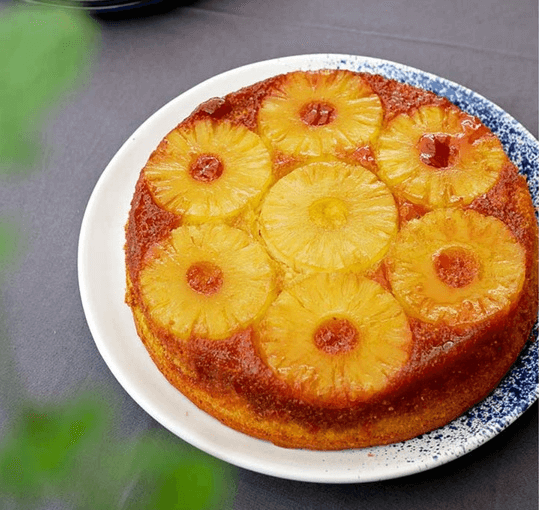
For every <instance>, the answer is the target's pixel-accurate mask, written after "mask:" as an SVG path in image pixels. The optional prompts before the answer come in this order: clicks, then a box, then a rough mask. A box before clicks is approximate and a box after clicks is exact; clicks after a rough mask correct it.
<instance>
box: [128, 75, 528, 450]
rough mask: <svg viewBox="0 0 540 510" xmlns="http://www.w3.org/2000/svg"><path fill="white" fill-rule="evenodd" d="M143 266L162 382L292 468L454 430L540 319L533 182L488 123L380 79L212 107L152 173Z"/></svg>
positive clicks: (171, 142) (142, 221) (313, 86)
mask: <svg viewBox="0 0 540 510" xmlns="http://www.w3.org/2000/svg"><path fill="white" fill-rule="evenodd" d="M125 250H126V267H127V293H126V300H127V303H128V304H129V306H130V307H131V309H132V311H133V314H134V318H135V323H136V327H137V331H138V333H139V335H140V337H141V339H142V341H143V342H144V344H145V346H146V348H147V350H148V352H149V353H150V356H151V357H152V359H153V360H154V362H155V363H156V365H157V366H158V368H159V369H160V370H161V372H162V373H163V374H164V375H165V376H166V377H167V379H168V380H169V381H170V382H171V384H173V385H174V386H175V387H176V388H178V389H179V390H180V391H181V392H182V393H183V394H184V395H186V396H187V397H188V398H189V399H190V400H192V401H193V402H194V403H195V404H196V405H197V406H199V407H200V408H201V409H203V410H205V411H207V412H208V413H210V414H211V415H213V416H214V417H215V418H217V419H219V420H221V421H222V422H223V423H225V424H227V425H228V426H230V427H233V428H235V429H237V430H239V431H242V432H244V433H246V434H250V435H252V436H254V437H257V438H261V439H266V440H270V441H272V442H274V443H275V444H277V445H280V446H284V447H293V448H312V449H329V450H331V449H343V448H356V447H364V446H372V445H382V444H388V443H392V442H397V441H401V440H405V439H408V438H411V437H415V436H417V435H419V434H422V433H424V432H426V431H429V430H432V429H434V428H437V427H440V426H443V425H445V424H446V423H448V422H449V421H451V420H453V419H454V418H456V417H457V416H459V415H460V414H462V413H463V412H464V411H465V410H466V409H468V408H469V407H470V406H472V405H474V404H475V403H477V402H478V401H480V400H481V399H483V398H484V397H485V396H487V395H488V394H489V392H490V391H491V390H492V389H493V388H494V387H495V386H496V385H497V383H498V381H499V380H500V379H501V378H502V377H503V375H504V374H505V373H506V372H507V371H508V369H509V368H510V367H511V365H512V364H513V363H514V361H515V360H516V358H517V356H518V355H519V353H520V351H521V349H522V348H523V346H524V345H525V343H526V342H527V338H528V335H529V332H530V330H531V328H532V326H533V324H534V321H535V319H536V309H537V234H536V218H535V211H534V207H533V204H532V200H531V197H530V194H529V192H528V188H527V184H526V181H525V179H524V178H523V177H522V176H520V175H519V174H518V172H517V169H516V167H515V166H514V165H513V164H512V163H511V162H510V160H509V159H508V157H507V155H506V154H505V152H504V150H503V148H502V146H501V144H500V142H499V140H498V139H497V138H496V136H495V135H494V134H493V133H492V132H491V131H490V130H489V129H488V128H487V127H486V126H485V125H484V124H482V122H480V120H479V119H477V118H475V117H473V116H471V115H468V114H466V113H464V112H463V111H461V110H460V109H459V108H457V107H456V106H454V105H453V104H451V103H450V102H449V101H448V100H446V99H444V98H441V97H438V96H436V95H434V94H433V93H431V92H426V91H424V90H420V89H418V88H415V87H413V86H410V85H405V84H401V83H398V82H395V81H392V80H389V79H386V78H383V77H381V76H378V75H370V74H365V73H355V72H351V71H342V70H322V71H312V72H302V71H298V72H292V73H288V74H284V75H280V76H277V77H273V78H270V79H268V80H265V81H262V82H259V83H257V84H255V85H252V86H249V87H247V88H245V89H242V90H240V91H238V92H235V93H232V94H229V95H227V96H226V97H223V98H214V99H211V100H209V101H207V102H206V103H204V104H202V105H200V106H199V107H198V108H197V109H196V110H195V111H194V112H193V113H192V114H191V115H190V116H189V117H188V118H187V119H185V120H183V121H182V122H180V124H179V125H178V126H177V127H176V128H175V129H173V130H172V131H171V132H170V133H169V134H168V135H167V136H165V138H164V139H163V140H162V141H161V143H160V144H159V145H158V147H157V148H156V149H155V151H154V152H153V153H152V154H151V156H150V158H149V159H148V162H147V163H146V165H145V167H144V168H143V169H142V171H141V173H140V177H139V180H138V182H137V185H136V189H135V194H134V197H133V201H132V206H131V211H130V213H129V219H128V222H127V225H126V248H125Z"/></svg>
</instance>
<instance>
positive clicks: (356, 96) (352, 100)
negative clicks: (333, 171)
mask: <svg viewBox="0 0 540 510" xmlns="http://www.w3.org/2000/svg"><path fill="white" fill-rule="evenodd" d="M382 117H383V109H382V105H381V101H380V99H379V96H377V95H376V94H375V93H374V92H373V91H372V90H371V88H370V86H369V85H368V84H367V83H366V82H365V81H364V80H363V79H362V77H361V76H358V75H353V74H351V73H349V72H347V71H334V72H331V73H325V72H319V73H305V72H293V73H290V74H289V75H287V77H286V80H285V82H284V83H283V84H282V85H281V86H280V87H279V88H278V89H276V90H275V91H273V92H272V93H271V94H270V95H269V96H268V97H267V98H265V99H264V101H263V103H262V106H261V108H260V110H259V114H258V125H259V132H260V133H261V136H262V137H263V139H266V140H268V141H269V143H270V145H272V146H273V147H274V149H275V150H277V151H278V152H282V153H284V154H287V155H292V156H300V157H316V156H325V155H329V154H332V153H335V152H336V151H340V150H345V151H348V150H353V149H355V148H357V147H361V146H364V145H367V144H368V143H370V142H373V141H374V140H375V138H376V137H377V135H378V133H379V129H380V126H381V123H382Z"/></svg>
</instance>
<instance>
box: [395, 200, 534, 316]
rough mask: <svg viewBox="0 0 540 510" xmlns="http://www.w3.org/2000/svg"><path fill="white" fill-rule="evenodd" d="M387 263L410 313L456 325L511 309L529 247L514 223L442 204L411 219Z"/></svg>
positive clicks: (521, 278) (519, 284)
mask: <svg viewBox="0 0 540 510" xmlns="http://www.w3.org/2000/svg"><path fill="white" fill-rule="evenodd" d="M386 265H387V268H388V276H389V280H390V284H391V286H392V290H393V292H394V295H395V296H396V298H397V299H398V301H399V302H400V303H401V305H402V306H403V307H404V309H405V311H406V312H407V314H408V315H410V316H413V317H416V318H418V319H420V320H423V321H425V322H428V323H432V324H438V323H444V324H447V325H450V326H459V325H469V324H474V323H478V322H481V321H484V320H486V319H488V318H490V317H492V316H494V315H495V314H497V313H498V312H501V311H508V310H509V309H510V308H511V306H512V305H513V304H515V303H516V301H517V299H518V296H519V293H520V292H521V289H522V287H523V283H524V280H525V253H524V249H523V247H522V246H521V245H520V244H519V242H518V241H517V240H516V238H515V237H514V236H513V234H512V233H511V232H510V230H509V229H508V227H507V226H506V225H505V224H504V223H503V222H502V221H500V220H498V219H496V218H495V217H493V216H484V215H482V214H480V213H478V212H476V211H474V210H471V209H469V210H460V209H453V208H451V209H437V210H435V211H432V212H430V213H427V214H426V215H425V216H423V217H422V218H420V219H418V220H412V221H410V222H409V223H407V224H406V225H405V227H403V228H402V229H401V231H400V232H399V234H398V235H397V238H396V242H395V243H394V245H393V246H392V248H391V249H390V252H389V255H388V258H387V259H386Z"/></svg>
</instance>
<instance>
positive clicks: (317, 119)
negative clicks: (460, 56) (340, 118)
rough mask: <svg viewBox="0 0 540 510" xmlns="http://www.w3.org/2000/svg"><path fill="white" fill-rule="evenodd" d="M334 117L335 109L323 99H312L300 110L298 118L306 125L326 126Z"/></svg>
mask: <svg viewBox="0 0 540 510" xmlns="http://www.w3.org/2000/svg"><path fill="white" fill-rule="evenodd" d="M335 118H336V109H335V108H334V107H333V106H332V105H331V104H330V103H325V102H324V101H312V102H311V103H307V104H306V105H304V106H303V107H302V109H301V110H300V119H301V120H302V122H303V123H304V124H306V125H308V126H314V127H319V126H326V125H327V124H330V123H331V122H332V121H333V120H334V119H335Z"/></svg>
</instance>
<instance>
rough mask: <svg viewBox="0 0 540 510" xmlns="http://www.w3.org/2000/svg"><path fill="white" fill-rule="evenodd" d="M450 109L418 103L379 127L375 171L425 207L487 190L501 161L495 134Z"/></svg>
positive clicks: (458, 201) (468, 200)
mask: <svg viewBox="0 0 540 510" xmlns="http://www.w3.org/2000/svg"><path fill="white" fill-rule="evenodd" d="M478 128H479V124H478V123H476V124H475V123H474V122H473V120H472V119H471V117H470V116H467V115H464V114H463V113H462V112H459V111H458V110H455V109H449V108H446V109H442V108H440V107H436V106H422V107H420V108H418V110H416V111H415V112H414V113H413V114H412V115H410V116H409V115H407V114H402V115H399V116H397V117H396V118H395V119H393V120H392V121H390V123H389V124H388V125H387V126H386V127H385V128H384V129H383V130H382V132H381V135H380V137H379V141H378V143H377V148H376V160H377V164H378V167H379V177H380V178H381V179H382V180H383V181H384V182H385V183H386V184H387V185H388V186H389V187H390V188H391V189H392V190H394V191H395V192H396V193H399V194H401V195H403V196H404V197H405V198H406V199H408V200H410V201H411V202H412V203H415V204H422V205H426V206H428V207H429V208H431V209H433V208H437V207H450V206H459V205H468V204H470V203H471V202H472V201H473V200H474V199H475V198H476V197H478V196H480V195H482V194H484V193H486V192H487V191H489V190H490V189H491V188H492V187H493V185H494V184H495V182H496V181H497V179H498V178H499V174H500V172H501V170H502V167H503V165H504V163H505V162H506V161H507V157H506V154H505V153H504V150H503V148H502V147H501V144H500V142H499V140H498V139H497V138H496V137H495V136H494V135H492V134H490V133H489V132H488V131H487V130H485V131H482V130H480V131H479V130H478Z"/></svg>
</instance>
